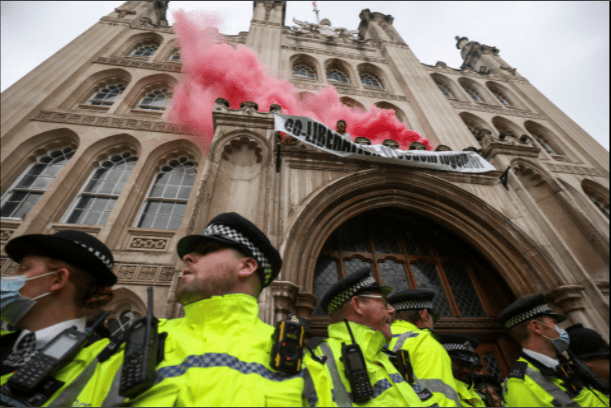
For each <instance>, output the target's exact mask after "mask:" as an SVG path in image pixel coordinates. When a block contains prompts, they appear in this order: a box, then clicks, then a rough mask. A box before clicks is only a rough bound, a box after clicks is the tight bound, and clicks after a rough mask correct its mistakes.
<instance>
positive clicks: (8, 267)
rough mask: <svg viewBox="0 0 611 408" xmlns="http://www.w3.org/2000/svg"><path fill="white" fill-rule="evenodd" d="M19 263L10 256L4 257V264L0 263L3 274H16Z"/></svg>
mask: <svg viewBox="0 0 611 408" xmlns="http://www.w3.org/2000/svg"><path fill="white" fill-rule="evenodd" d="M18 267H19V264H18V263H17V262H15V261H13V260H12V259H10V258H2V264H1V265H0V269H2V275H4V276H9V275H12V274H14V273H15V272H16V271H17V268H18Z"/></svg>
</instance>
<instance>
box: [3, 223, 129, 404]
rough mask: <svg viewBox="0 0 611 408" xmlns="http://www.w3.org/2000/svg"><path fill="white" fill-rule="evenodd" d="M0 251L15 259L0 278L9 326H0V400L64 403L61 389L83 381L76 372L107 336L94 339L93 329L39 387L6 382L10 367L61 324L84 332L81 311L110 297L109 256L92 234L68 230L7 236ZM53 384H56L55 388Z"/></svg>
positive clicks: (90, 359) (46, 341)
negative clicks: (5, 329) (2, 329)
mask: <svg viewBox="0 0 611 408" xmlns="http://www.w3.org/2000/svg"><path fill="white" fill-rule="evenodd" d="M5 252H6V253H7V254H8V256H9V257H10V258H11V259H12V260H13V261H15V262H18V263H19V268H18V269H17V272H16V273H15V274H14V275H12V276H7V277H4V276H3V277H2V282H1V286H2V295H1V296H2V311H1V316H2V320H3V321H4V322H6V323H8V325H9V326H10V327H14V328H15V329H14V330H13V331H8V332H2V337H1V345H2V348H1V371H2V379H1V382H2V385H3V388H2V403H3V404H9V405H12V404H15V401H18V400H21V401H22V403H23V404H24V405H25V406H27V405H28V404H33V405H32V406H40V405H48V404H50V403H53V402H57V403H59V402H62V403H68V402H69V401H68V400H65V398H66V395H65V393H64V391H65V390H66V389H67V388H68V387H69V386H71V384H72V382H75V379H77V377H78V378H79V384H76V385H84V383H83V379H84V378H85V379H86V377H79V376H80V375H81V374H82V373H83V371H84V370H85V369H86V367H89V365H90V363H92V362H93V360H94V357H95V356H96V355H97V353H99V351H100V350H101V349H102V348H103V347H105V346H106V344H107V343H108V340H106V339H104V340H100V338H99V337H98V336H96V335H95V334H92V335H90V336H89V337H87V340H86V342H85V343H84V344H82V346H81V349H80V350H79V351H78V353H77V354H76V355H75V356H74V357H73V358H72V359H71V360H68V361H63V362H62V363H61V364H59V365H58V366H56V367H55V368H54V370H53V371H52V372H51V373H50V375H51V377H52V378H49V379H47V380H45V383H44V384H43V386H44V390H42V391H41V390H39V389H37V390H35V391H34V392H29V393H27V395H22V393H20V392H19V390H14V389H12V388H11V387H10V384H6V383H7V381H8V380H9V378H10V377H11V376H12V375H13V374H14V372H15V371H16V370H18V369H19V368H20V367H22V366H23V365H25V364H26V363H28V362H29V361H30V360H31V359H32V358H34V357H35V353H36V351H38V350H41V349H42V348H43V347H45V346H46V345H47V344H50V342H52V341H53V339H55V338H56V337H57V336H58V335H60V333H62V332H63V331H64V330H66V329H69V328H71V327H73V326H74V327H76V329H77V330H78V331H80V332H85V330H86V321H85V317H83V315H84V314H85V311H86V310H87V309H97V308H99V307H102V306H104V305H105V304H107V303H109V302H110V301H111V300H112V297H113V293H112V291H111V289H110V286H112V285H114V284H115V283H116V282H117V277H116V276H115V275H114V274H113V272H112V267H113V256H112V254H111V252H110V250H109V249H108V248H107V247H106V245H104V244H103V243H102V242H100V241H99V240H98V239H96V238H94V237H93V236H91V235H89V234H86V233H84V232H80V231H72V230H65V231H60V232H57V233H55V234H53V235H40V234H35V235H23V236H20V237H17V238H15V239H13V240H11V241H9V242H8V243H7V244H6V247H5ZM97 340H100V341H97ZM94 364H95V363H94ZM45 384H46V385H45ZM58 384H61V386H60V387H59V388H56V387H57V385H58ZM51 385H53V386H51ZM41 387H42V386H41ZM39 391H41V392H39ZM11 398H13V399H11ZM57 399H61V401H57Z"/></svg>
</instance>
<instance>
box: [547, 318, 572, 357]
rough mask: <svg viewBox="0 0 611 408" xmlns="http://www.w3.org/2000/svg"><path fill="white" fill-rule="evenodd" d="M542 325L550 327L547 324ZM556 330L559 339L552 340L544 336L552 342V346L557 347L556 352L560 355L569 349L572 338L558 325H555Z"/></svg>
mask: <svg viewBox="0 0 611 408" xmlns="http://www.w3.org/2000/svg"><path fill="white" fill-rule="evenodd" d="M539 323H541V322H539ZM541 324H542V325H543V326H546V327H550V326H548V325H547V324H545V323H541ZM550 329H551V327H550ZM554 330H556V333H558V335H559V336H560V337H558V338H557V339H550V338H549V337H547V336H543V337H545V338H546V339H549V340H551V341H552V344H553V345H554V347H556V350H558V353H563V352H565V351H566V349H568V348H569V343H570V342H571V338H570V337H569V334H568V333H567V332H566V330H564V329H563V328H562V327H560V326H558V325H554Z"/></svg>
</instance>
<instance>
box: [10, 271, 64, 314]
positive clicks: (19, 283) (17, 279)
mask: <svg viewBox="0 0 611 408" xmlns="http://www.w3.org/2000/svg"><path fill="white" fill-rule="evenodd" d="M55 272H57V271H51V272H47V273H44V274H42V275H38V276H34V277H33V278H28V277H27V276H25V275H17V276H7V277H3V278H2V279H0V309H1V316H2V320H4V321H5V322H7V323H8V324H10V325H11V326H15V325H16V324H17V323H18V322H19V321H20V320H21V319H22V318H23V316H25V315H26V313H28V312H29V311H30V309H32V307H34V305H35V304H36V301H37V300H38V299H40V298H41V297H43V296H47V295H48V294H49V293H51V292H45V293H43V294H42V295H39V296H36V297H35V298H33V299H30V298H27V297H23V296H21V294H20V293H19V291H20V290H21V289H22V288H23V287H24V286H25V284H26V282H27V281H31V280H34V279H38V278H42V277H43V276H48V275H51V274H52V273H55Z"/></svg>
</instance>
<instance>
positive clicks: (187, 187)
mask: <svg viewBox="0 0 611 408" xmlns="http://www.w3.org/2000/svg"><path fill="white" fill-rule="evenodd" d="M195 173H196V170H195V163H193V162H192V161H190V160H188V159H187V158H186V157H184V156H183V157H181V158H179V159H178V160H172V161H171V162H170V163H169V164H168V165H166V166H163V168H162V169H161V173H159V174H158V175H157V177H156V178H155V181H154V182H153V185H152V186H151V189H150V192H149V195H148V197H147V200H146V202H145V203H144V208H143V210H142V215H141V216H140V221H139V222H138V223H137V226H138V227H140V228H156V229H171V230H177V229H178V228H179V227H180V222H181V221H182V216H183V214H184V212H185V207H186V206H187V200H188V198H189V195H190V194H191V188H192V187H193V182H194V181H195Z"/></svg>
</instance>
